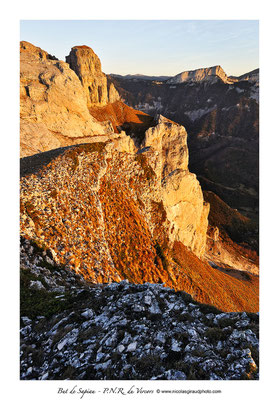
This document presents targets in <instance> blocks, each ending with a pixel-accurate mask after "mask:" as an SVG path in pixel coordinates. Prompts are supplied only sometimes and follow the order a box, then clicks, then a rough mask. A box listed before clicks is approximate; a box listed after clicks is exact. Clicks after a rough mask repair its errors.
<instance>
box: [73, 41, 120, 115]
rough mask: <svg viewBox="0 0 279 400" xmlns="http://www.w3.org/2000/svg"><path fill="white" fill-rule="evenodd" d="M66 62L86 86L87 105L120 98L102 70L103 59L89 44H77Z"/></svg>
mask: <svg viewBox="0 0 279 400" xmlns="http://www.w3.org/2000/svg"><path fill="white" fill-rule="evenodd" d="M66 62H67V63H68V64H69V65H70V68H71V69H72V70H73V71H75V73H76V74H77V76H78V77H79V79H80V81H81V83H82V86H83V88H84V91H85V94H86V98H87V105H88V107H89V108H90V107H92V106H96V105H99V106H104V105H106V104H107V103H108V102H110V103H113V102H114V101H117V100H119V99H120V97H119V94H118V92H117V90H116V89H115V87H114V85H113V83H111V84H110V86H109V87H108V83H107V77H106V75H105V74H104V73H103V72H102V68H101V61H100V59H99V57H98V56H97V55H96V54H95V53H94V51H93V50H92V49H91V48H90V47H88V46H75V47H73V48H72V49H71V52H70V54H69V55H68V56H67V57H66Z"/></svg>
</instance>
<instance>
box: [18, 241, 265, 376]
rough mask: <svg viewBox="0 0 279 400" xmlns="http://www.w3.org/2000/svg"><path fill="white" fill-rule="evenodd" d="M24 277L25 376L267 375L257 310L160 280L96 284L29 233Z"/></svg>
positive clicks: (22, 352) (24, 249)
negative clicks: (232, 306)
mask: <svg viewBox="0 0 279 400" xmlns="http://www.w3.org/2000/svg"><path fill="white" fill-rule="evenodd" d="M21 278H22V287H21V312H22V314H21V315H22V316H21V332H20V333H21V345H20V357H21V362H20V365H21V379H23V380H60V379H62V380H63V379H64V380H65V379H66V380H67V379H74V380H86V379H87V380H95V379H96V380H97V379H100V380H106V379H120V380H121V379H125V380H127V379H133V380H140V379H145V380H146V379H149V380H189V379H191V380H199V379H201V380H240V379H258V377H259V373H258V349H259V342H258V315H257V314H252V313H245V312H243V313H223V312H221V311H219V310H217V309H216V308H214V307H212V306H208V305H204V304H200V303H197V302H195V301H194V300H193V299H192V298H191V296H190V295H188V294H187V293H185V292H175V291H174V290H173V289H169V288H166V287H164V286H163V285H158V284H149V283H146V284H142V285H136V284H131V283H129V282H127V281H122V282H120V283H112V284H110V285H90V284H88V283H86V282H85V281H84V280H83V279H82V278H81V277H79V276H77V275H76V274H75V273H74V272H72V271H70V270H67V268H62V267H58V266H56V265H55V263H54V262H53V260H52V258H51V254H46V251H43V250H41V249H39V248H38V247H37V246H36V245H35V244H30V242H28V241H27V240H25V239H23V240H22V242H21ZM34 282H35V283H34ZM30 283H31V284H30ZM32 302H33V303H32Z"/></svg>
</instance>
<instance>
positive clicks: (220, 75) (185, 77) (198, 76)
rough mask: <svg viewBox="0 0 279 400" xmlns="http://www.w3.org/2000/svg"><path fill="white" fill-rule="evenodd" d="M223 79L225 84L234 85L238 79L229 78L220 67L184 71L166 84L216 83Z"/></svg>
mask: <svg viewBox="0 0 279 400" xmlns="http://www.w3.org/2000/svg"><path fill="white" fill-rule="evenodd" d="M218 79H221V80H222V81H223V82H224V83H227V84H232V83H233V82H236V81H237V79H234V78H231V77H228V76H227V74H226V73H225V71H224V70H223V68H222V67H221V66H220V65H216V66H214V67H209V68H199V69H195V70H191V71H184V72H181V73H180V74H177V75H175V76H174V77H172V78H170V79H168V80H167V81H166V83H169V84H171V83H172V84H174V83H184V82H204V81H208V82H216V81H218Z"/></svg>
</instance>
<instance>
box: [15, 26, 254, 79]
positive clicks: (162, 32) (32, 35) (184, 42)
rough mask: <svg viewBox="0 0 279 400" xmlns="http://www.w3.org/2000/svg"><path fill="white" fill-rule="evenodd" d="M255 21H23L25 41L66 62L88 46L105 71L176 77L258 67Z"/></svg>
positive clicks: (238, 72)
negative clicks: (76, 50) (198, 70)
mask: <svg viewBox="0 0 279 400" xmlns="http://www.w3.org/2000/svg"><path fill="white" fill-rule="evenodd" d="M258 34H259V23H258V21H257V20H77V21H76V20H22V21H21V22H20V37H21V40H26V41H28V42H31V43H33V44H34V45H36V46H39V47H41V48H42V49H44V50H46V51H48V52H49V53H50V54H53V55H55V56H56V57H58V58H59V59H60V60H63V61H65V56H66V55H68V54H69V52H70V49H71V47H73V46H76V45H84V44H85V45H87V46H90V47H91V48H92V49H93V50H94V51H95V53H96V54H97V55H98V56H99V57H100V59H101V62H102V69H103V71H104V72H105V73H118V74H122V75H125V74H136V73H140V74H146V75H171V76H172V75H176V74H178V73H180V72H182V71H186V70H191V69H196V68H201V67H210V66H213V65H221V66H222V67H223V68H224V70H225V72H226V73H227V74H228V75H241V74H243V73H245V72H248V71H250V70H253V69H255V68H258V67H259V54H258V53H259V49H258V47H259V38H258Z"/></svg>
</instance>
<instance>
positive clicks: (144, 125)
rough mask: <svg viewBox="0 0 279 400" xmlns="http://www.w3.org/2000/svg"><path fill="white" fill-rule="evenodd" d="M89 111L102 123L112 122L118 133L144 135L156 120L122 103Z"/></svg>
mask: <svg viewBox="0 0 279 400" xmlns="http://www.w3.org/2000/svg"><path fill="white" fill-rule="evenodd" d="M89 111H90V113H91V115H92V116H93V117H94V118H96V119H97V120H98V121H100V122H103V121H110V122H111V123H112V125H113V129H114V131H115V132H116V133H118V132H119V131H120V130H124V131H125V132H126V133H128V134H129V133H135V134H138V135H143V134H144V132H145V131H146V129H148V128H149V127H150V126H153V125H154V120H153V118H152V117H151V116H150V115H148V114H145V113H144V112H142V111H138V110H135V109H133V108H131V107H129V106H127V105H126V104H124V103H123V102H122V101H116V102H114V103H109V104H107V105H105V106H103V107H99V106H94V107H91V108H90V109H89Z"/></svg>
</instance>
